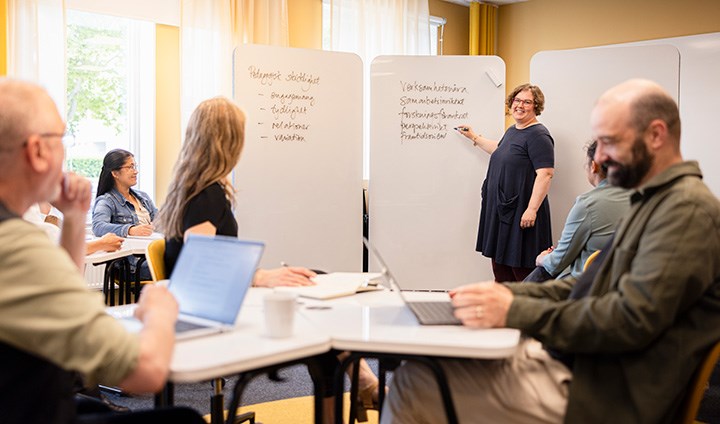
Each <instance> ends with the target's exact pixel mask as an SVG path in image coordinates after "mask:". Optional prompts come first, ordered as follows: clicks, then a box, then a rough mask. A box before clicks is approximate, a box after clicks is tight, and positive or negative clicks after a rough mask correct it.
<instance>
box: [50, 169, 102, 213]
mask: <svg viewBox="0 0 720 424" xmlns="http://www.w3.org/2000/svg"><path fill="white" fill-rule="evenodd" d="M91 197H92V187H91V185H90V181H89V180H88V179H87V178H85V177H81V176H80V175H77V174H75V173H73V172H68V173H66V174H65V175H64V176H63V181H62V187H61V188H60V194H59V195H58V197H57V198H56V199H55V200H54V201H53V202H52V204H53V205H54V206H55V207H56V208H58V210H59V211H60V212H62V213H63V216H64V218H65V219H66V220H67V219H68V218H70V219H73V218H76V219H77V218H78V217H79V218H81V219H83V221H84V220H85V216H86V215H87V212H88V210H89V209H90V199H91Z"/></svg>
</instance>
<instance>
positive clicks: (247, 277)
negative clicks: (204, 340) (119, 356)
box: [108, 235, 265, 340]
mask: <svg viewBox="0 0 720 424" xmlns="http://www.w3.org/2000/svg"><path fill="white" fill-rule="evenodd" d="M264 246H265V245H264V244H263V243H260V242H255V241H245V240H239V239H237V238H235V237H226V236H214V237H208V236H200V235H190V236H189V237H188V238H187V240H186V241H185V244H184V246H183V249H182V251H180V256H179V257H178V260H177V262H176V264H175V269H174V270H173V273H172V275H171V276H170V282H169V284H168V289H169V290H170V292H171V293H172V294H173V295H174V296H175V298H176V299H177V301H178V305H179V315H178V320H177V322H176V324H175V335H176V338H177V339H178V340H181V339H185V338H191V337H198V336H202V335H207V334H214V333H219V332H223V331H228V330H230V329H232V327H234V325H235V320H236V318H237V316H238V312H240V306H241V305H242V302H243V299H244V298H245V294H246V293H247V291H248V288H249V287H250V286H251V285H252V280H253V276H254V275H255V270H256V269H257V265H258V263H259V262H260V257H261V256H262V252H263V249H264ZM127 306H129V308H124V309H123V307H118V308H110V310H108V313H110V314H111V315H113V316H115V317H117V318H121V319H122V320H123V321H124V324H126V327H128V329H129V330H130V331H135V330H139V329H140V328H142V324H141V323H140V322H139V321H138V320H137V319H135V318H133V317H132V314H133V309H134V308H133V307H132V306H133V305H127ZM113 309H114V310H113ZM125 321H129V322H125ZM133 321H134V323H133Z"/></svg>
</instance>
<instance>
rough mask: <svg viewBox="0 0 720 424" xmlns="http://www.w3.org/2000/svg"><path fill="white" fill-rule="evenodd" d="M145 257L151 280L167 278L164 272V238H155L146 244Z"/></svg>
mask: <svg viewBox="0 0 720 424" xmlns="http://www.w3.org/2000/svg"><path fill="white" fill-rule="evenodd" d="M145 258H146V260H147V262H148V267H149V268H150V275H152V279H153V281H160V280H164V279H166V278H167V274H166V272H165V239H164V238H161V239H156V240H153V241H151V242H150V244H148V247H147V249H145Z"/></svg>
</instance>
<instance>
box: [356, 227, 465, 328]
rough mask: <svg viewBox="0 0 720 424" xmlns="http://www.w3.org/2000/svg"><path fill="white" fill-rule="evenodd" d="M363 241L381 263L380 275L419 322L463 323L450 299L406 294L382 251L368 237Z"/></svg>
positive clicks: (425, 323)
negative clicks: (428, 299)
mask: <svg viewBox="0 0 720 424" xmlns="http://www.w3.org/2000/svg"><path fill="white" fill-rule="evenodd" d="M363 243H364V244H365V247H367V249H368V251H369V252H371V254H372V255H373V256H374V257H375V259H376V260H377V262H378V264H379V265H380V275H381V277H382V278H383V279H385V281H387V283H388V284H389V285H390V287H391V288H392V289H393V290H397V292H398V293H399V294H400V298H401V299H402V301H403V302H404V303H405V304H406V305H407V307H408V308H410V311H411V312H412V313H413V314H414V315H415V318H417V320H418V322H419V323H420V324H422V325H462V322H460V320H459V319H457V318H455V315H453V311H454V308H453V306H452V303H450V301H449V300H447V301H416V300H409V299H408V298H407V297H406V296H405V295H404V294H403V289H402V287H401V286H400V284H398V281H397V280H396V279H395V277H393V275H392V273H391V272H390V268H388V266H387V264H386V263H385V261H384V260H383V258H382V257H381V256H380V253H379V252H378V251H377V249H375V247H374V246H373V245H371V244H370V241H368V239H367V238H365V237H363Z"/></svg>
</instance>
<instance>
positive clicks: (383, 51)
mask: <svg viewBox="0 0 720 424" xmlns="http://www.w3.org/2000/svg"><path fill="white" fill-rule="evenodd" d="M323 1H324V2H325V11H328V12H329V14H328V16H326V17H325V18H324V21H325V22H326V30H327V32H326V34H327V37H326V41H328V42H329V45H328V46H326V48H328V49H329V50H334V51H347V52H353V53H357V54H358V55H360V57H362V58H363V61H364V62H365V63H369V62H371V61H372V59H373V58H374V57H375V56H378V55H401V54H430V16H429V15H430V13H429V9H428V0H323Z"/></svg>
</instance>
